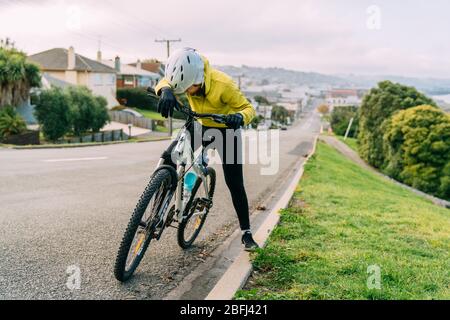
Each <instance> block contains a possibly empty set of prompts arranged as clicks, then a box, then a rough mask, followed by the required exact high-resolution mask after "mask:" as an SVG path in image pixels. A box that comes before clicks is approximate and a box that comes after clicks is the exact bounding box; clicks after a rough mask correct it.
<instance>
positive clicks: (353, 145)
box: [336, 136, 358, 152]
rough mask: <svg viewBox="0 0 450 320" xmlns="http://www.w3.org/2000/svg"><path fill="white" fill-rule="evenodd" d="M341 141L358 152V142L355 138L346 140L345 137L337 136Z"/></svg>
mask: <svg viewBox="0 0 450 320" xmlns="http://www.w3.org/2000/svg"><path fill="white" fill-rule="evenodd" d="M336 137H337V138H338V139H339V140H341V141H342V142H343V143H345V144H346V145H348V146H349V147H350V148H352V149H353V150H354V151H356V152H358V140H357V139H355V138H347V140H344V137H343V136H336Z"/></svg>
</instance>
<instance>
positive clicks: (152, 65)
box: [130, 62, 164, 75]
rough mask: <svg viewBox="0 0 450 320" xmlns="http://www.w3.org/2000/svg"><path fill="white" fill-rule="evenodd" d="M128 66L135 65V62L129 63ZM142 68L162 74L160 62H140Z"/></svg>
mask: <svg viewBox="0 0 450 320" xmlns="http://www.w3.org/2000/svg"><path fill="white" fill-rule="evenodd" d="M130 66H133V67H136V63H130ZM141 67H142V69H144V70H147V71H150V72H153V73H157V74H159V75H164V69H163V66H162V64H161V63H158V62H142V64H141Z"/></svg>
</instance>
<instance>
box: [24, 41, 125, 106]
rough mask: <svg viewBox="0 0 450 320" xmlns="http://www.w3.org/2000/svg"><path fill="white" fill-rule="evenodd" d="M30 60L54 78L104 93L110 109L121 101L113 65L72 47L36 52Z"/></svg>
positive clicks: (100, 93) (97, 92)
mask: <svg viewBox="0 0 450 320" xmlns="http://www.w3.org/2000/svg"><path fill="white" fill-rule="evenodd" d="M28 60H30V61H32V62H34V63H36V64H38V65H39V66H40V67H41V70H42V72H43V73H45V74H47V75H49V76H50V77H51V78H54V79H56V80H60V81H63V82H66V83H69V84H71V85H82V86H86V87H88V88H89V89H91V90H92V92H93V93H94V94H96V95H99V96H103V97H104V98H105V99H106V100H107V102H108V107H109V108H112V107H114V106H117V105H118V104H119V103H118V102H117V100H116V71H115V70H114V68H111V67H109V66H107V65H105V64H103V63H100V62H98V61H95V60H91V59H89V58H86V57H84V56H82V55H80V54H77V53H75V50H74V48H73V47H70V48H69V49H64V48H54V49H50V50H47V51H43V52H40V53H36V54H33V55H31V56H29V57H28Z"/></svg>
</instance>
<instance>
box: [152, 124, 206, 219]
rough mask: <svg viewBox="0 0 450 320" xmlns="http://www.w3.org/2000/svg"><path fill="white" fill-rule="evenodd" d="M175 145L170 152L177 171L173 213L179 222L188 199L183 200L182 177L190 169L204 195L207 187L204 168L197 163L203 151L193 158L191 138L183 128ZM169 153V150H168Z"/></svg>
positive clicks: (200, 163) (162, 161) (162, 162)
mask: <svg viewBox="0 0 450 320" xmlns="http://www.w3.org/2000/svg"><path fill="white" fill-rule="evenodd" d="M175 141H177V144H176V145H175V147H174V148H173V150H172V152H171V156H172V160H175V161H176V164H177V165H178V169H177V177H178V182H177V188H176V191H175V212H176V217H177V221H179V222H180V221H181V220H182V219H183V214H184V211H185V209H186V204H187V201H183V200H188V199H183V191H184V176H185V174H186V172H187V171H189V170H190V169H191V168H192V169H193V170H194V172H195V173H196V175H197V177H200V179H202V185H203V187H204V188H205V194H206V195H207V194H209V186H208V183H207V181H206V176H205V174H204V170H205V167H204V166H203V164H202V161H199V159H202V157H203V152H204V149H203V147H202V150H201V152H200V154H199V155H198V157H197V158H195V155H194V151H193V150H192V148H191V138H190V134H189V132H188V130H187V128H186V126H184V127H183V128H182V129H181V130H180V132H179V133H178V136H177V138H176V140H175ZM169 151H170V150H169ZM164 161H165V159H164V158H161V159H160V160H159V162H158V165H157V168H158V167H160V166H162V165H163V164H164ZM189 164H190V167H189V169H188V170H186V167H187V166H188V165H189ZM167 214H168V210H165V214H164V217H163V220H165V219H166V218H167Z"/></svg>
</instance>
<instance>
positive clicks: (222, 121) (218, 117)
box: [147, 87, 226, 124]
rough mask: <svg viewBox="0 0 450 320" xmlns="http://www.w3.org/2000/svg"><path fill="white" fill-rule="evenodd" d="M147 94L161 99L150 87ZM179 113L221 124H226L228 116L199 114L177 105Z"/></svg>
mask: <svg viewBox="0 0 450 320" xmlns="http://www.w3.org/2000/svg"><path fill="white" fill-rule="evenodd" d="M147 94H148V96H150V97H152V98H155V99H159V97H158V96H157V95H156V93H155V91H154V90H153V89H152V88H150V87H148V88H147ZM176 109H177V110H178V111H180V112H181V113H183V114H185V115H187V116H188V117H192V118H197V119H199V118H211V119H212V120H213V121H214V122H217V123H220V124H225V118H226V115H223V114H214V113H197V112H194V111H192V110H191V109H190V108H188V107H186V106H185V105H182V104H179V105H177V108H176Z"/></svg>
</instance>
